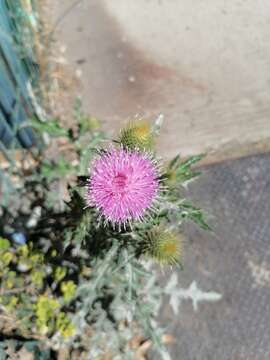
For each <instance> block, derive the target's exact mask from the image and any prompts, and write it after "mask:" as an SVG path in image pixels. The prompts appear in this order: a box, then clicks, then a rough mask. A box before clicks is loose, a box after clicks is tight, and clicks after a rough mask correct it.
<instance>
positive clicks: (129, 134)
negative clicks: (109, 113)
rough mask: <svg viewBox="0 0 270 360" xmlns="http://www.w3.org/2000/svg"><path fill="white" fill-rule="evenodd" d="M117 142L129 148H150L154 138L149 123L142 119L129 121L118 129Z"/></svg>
mask: <svg viewBox="0 0 270 360" xmlns="http://www.w3.org/2000/svg"><path fill="white" fill-rule="evenodd" d="M119 142H120V143H121V144H122V145H123V146H124V147H127V148H129V149H135V148H138V149H140V150H150V149H152V147H153V145H154V138H153V134H152V131H151V126H150V124H149V123H148V122H146V121H143V120H139V121H133V122H130V123H129V124H128V125H127V126H126V127H125V128H124V129H122V130H121V131H120V138H119Z"/></svg>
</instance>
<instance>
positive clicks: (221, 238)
mask: <svg viewBox="0 0 270 360" xmlns="http://www.w3.org/2000/svg"><path fill="white" fill-rule="evenodd" d="M187 192H188V194H189V196H191V198H192V199H193V201H194V202H195V204H197V205H199V206H201V207H203V208H205V209H206V210H207V211H208V213H209V215H210V223H211V225H212V227H213V228H214V233H213V234H210V233H207V232H204V231H201V230H199V229H197V228H195V227H194V226H193V225H187V226H186V229H185V230H186V233H187V235H188V241H187V243H186V246H185V253H186V256H185V258H184V271H181V272H180V271H179V274H178V278H179V282H180V283H181V287H184V288H186V287H188V286H189V285H190V284H191V282H192V281H193V280H195V281H196V282H197V285H198V287H199V288H200V289H201V290H203V291H210V290H213V291H216V292H219V293H221V294H222V296H223V298H222V300H220V301H218V302H216V303H208V302H205V303H202V304H200V305H199V310H198V311H197V312H195V311H194V309H193V307H192V304H191V302H190V301H184V302H183V303H182V305H181V308H180V312H179V315H178V316H177V317H176V316H175V315H173V313H172V311H171V309H170V307H169V305H166V304H165V305H164V307H163V309H162V314H161V322H162V323H163V324H164V325H165V324H168V325H169V326H168V332H170V333H172V334H173V335H174V336H175V338H176V342H175V344H173V345H172V346H171V354H172V358H173V360H178V359H179V360H269V359H270V155H259V156H253V157H249V158H244V159H239V160H234V161H228V162H225V163H222V164H218V165H214V166H211V167H208V168H206V169H203V175H202V176H201V177H200V179H199V180H197V181H196V182H195V183H193V184H190V185H189V188H188V191H187ZM166 279H168V276H167V274H165V276H164V275H163V276H162V280H161V281H162V282H164V283H165V282H166Z"/></svg>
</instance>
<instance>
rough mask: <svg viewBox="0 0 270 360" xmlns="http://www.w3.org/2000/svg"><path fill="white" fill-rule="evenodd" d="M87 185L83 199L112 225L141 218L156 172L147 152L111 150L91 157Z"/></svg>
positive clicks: (155, 183) (149, 205)
mask: <svg viewBox="0 0 270 360" xmlns="http://www.w3.org/2000/svg"><path fill="white" fill-rule="evenodd" d="M89 170H90V172H91V175H90V178H89V180H88V184H87V195H86V201H87V205H88V206H94V207H96V208H97V209H98V210H99V212H100V214H101V215H103V217H104V218H105V220H106V221H108V222H111V223H112V224H118V226H121V225H122V224H123V225H124V226H125V225H126V223H130V222H131V221H132V220H142V218H143V215H144V213H145V212H146V210H149V209H151V208H152V206H153V202H154V200H155V198H156V196H157V193H158V190H159V179H158V177H159V172H158V169H157V165H156V164H155V162H154V160H153V159H152V158H151V156H150V155H149V154H146V153H142V152H139V151H138V150H133V151H131V150H127V149H124V148H120V149H112V150H109V151H108V152H106V153H104V154H102V155H101V156H100V157H99V158H97V159H95V160H94V162H93V165H92V169H89Z"/></svg>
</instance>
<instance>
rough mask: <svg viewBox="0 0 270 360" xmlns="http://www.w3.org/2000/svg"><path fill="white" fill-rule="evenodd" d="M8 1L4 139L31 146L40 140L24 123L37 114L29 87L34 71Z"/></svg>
mask: <svg viewBox="0 0 270 360" xmlns="http://www.w3.org/2000/svg"><path fill="white" fill-rule="evenodd" d="M12 1H14V0H12ZM15 1H16V0H15ZM9 4H10V3H9ZM18 4H19V2H18ZM18 4H17V5H18ZM7 5H8V1H6V0H0V141H1V142H2V143H3V144H4V145H5V146H6V147H7V148H10V147H24V148H30V147H31V146H33V145H35V144H36V138H35V134H34V132H33V130H32V129H31V128H29V127H23V128H22V125H23V124H24V123H25V122H26V121H27V120H28V119H29V118H31V117H33V116H35V114H34V109H33V106H32V104H31V99H30V96H29V94H28V90H27V84H28V82H30V80H31V75H32V74H31V73H30V72H29V71H28V70H27V69H29V66H28V67H27V66H26V64H25V62H24V61H25V60H24V59H23V58H22V56H21V54H20V52H19V51H18V46H19V45H18V44H17V43H15V41H16V38H15V36H14V31H16V30H17V31H18V29H19V28H16V27H15V26H14V21H15V20H14V17H12V15H11V12H10V7H9V6H7ZM33 63H34V62H33Z"/></svg>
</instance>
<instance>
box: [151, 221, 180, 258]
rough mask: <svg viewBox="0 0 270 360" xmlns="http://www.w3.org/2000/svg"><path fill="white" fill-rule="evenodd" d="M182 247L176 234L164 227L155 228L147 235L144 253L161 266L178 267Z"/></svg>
mask: <svg viewBox="0 0 270 360" xmlns="http://www.w3.org/2000/svg"><path fill="white" fill-rule="evenodd" d="M182 245H183V243H182V241H181V239H180V238H179V236H177V235H176V234H175V233H173V232H172V231H170V230H168V229H166V228H164V227H162V226H155V227H154V228H153V229H151V230H150V231H148V233H147V235H146V239H145V244H144V253H145V254H146V255H148V256H150V257H152V258H153V259H154V260H156V261H157V262H158V263H160V264H161V265H176V264H179V260H180V257H181V255H182Z"/></svg>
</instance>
